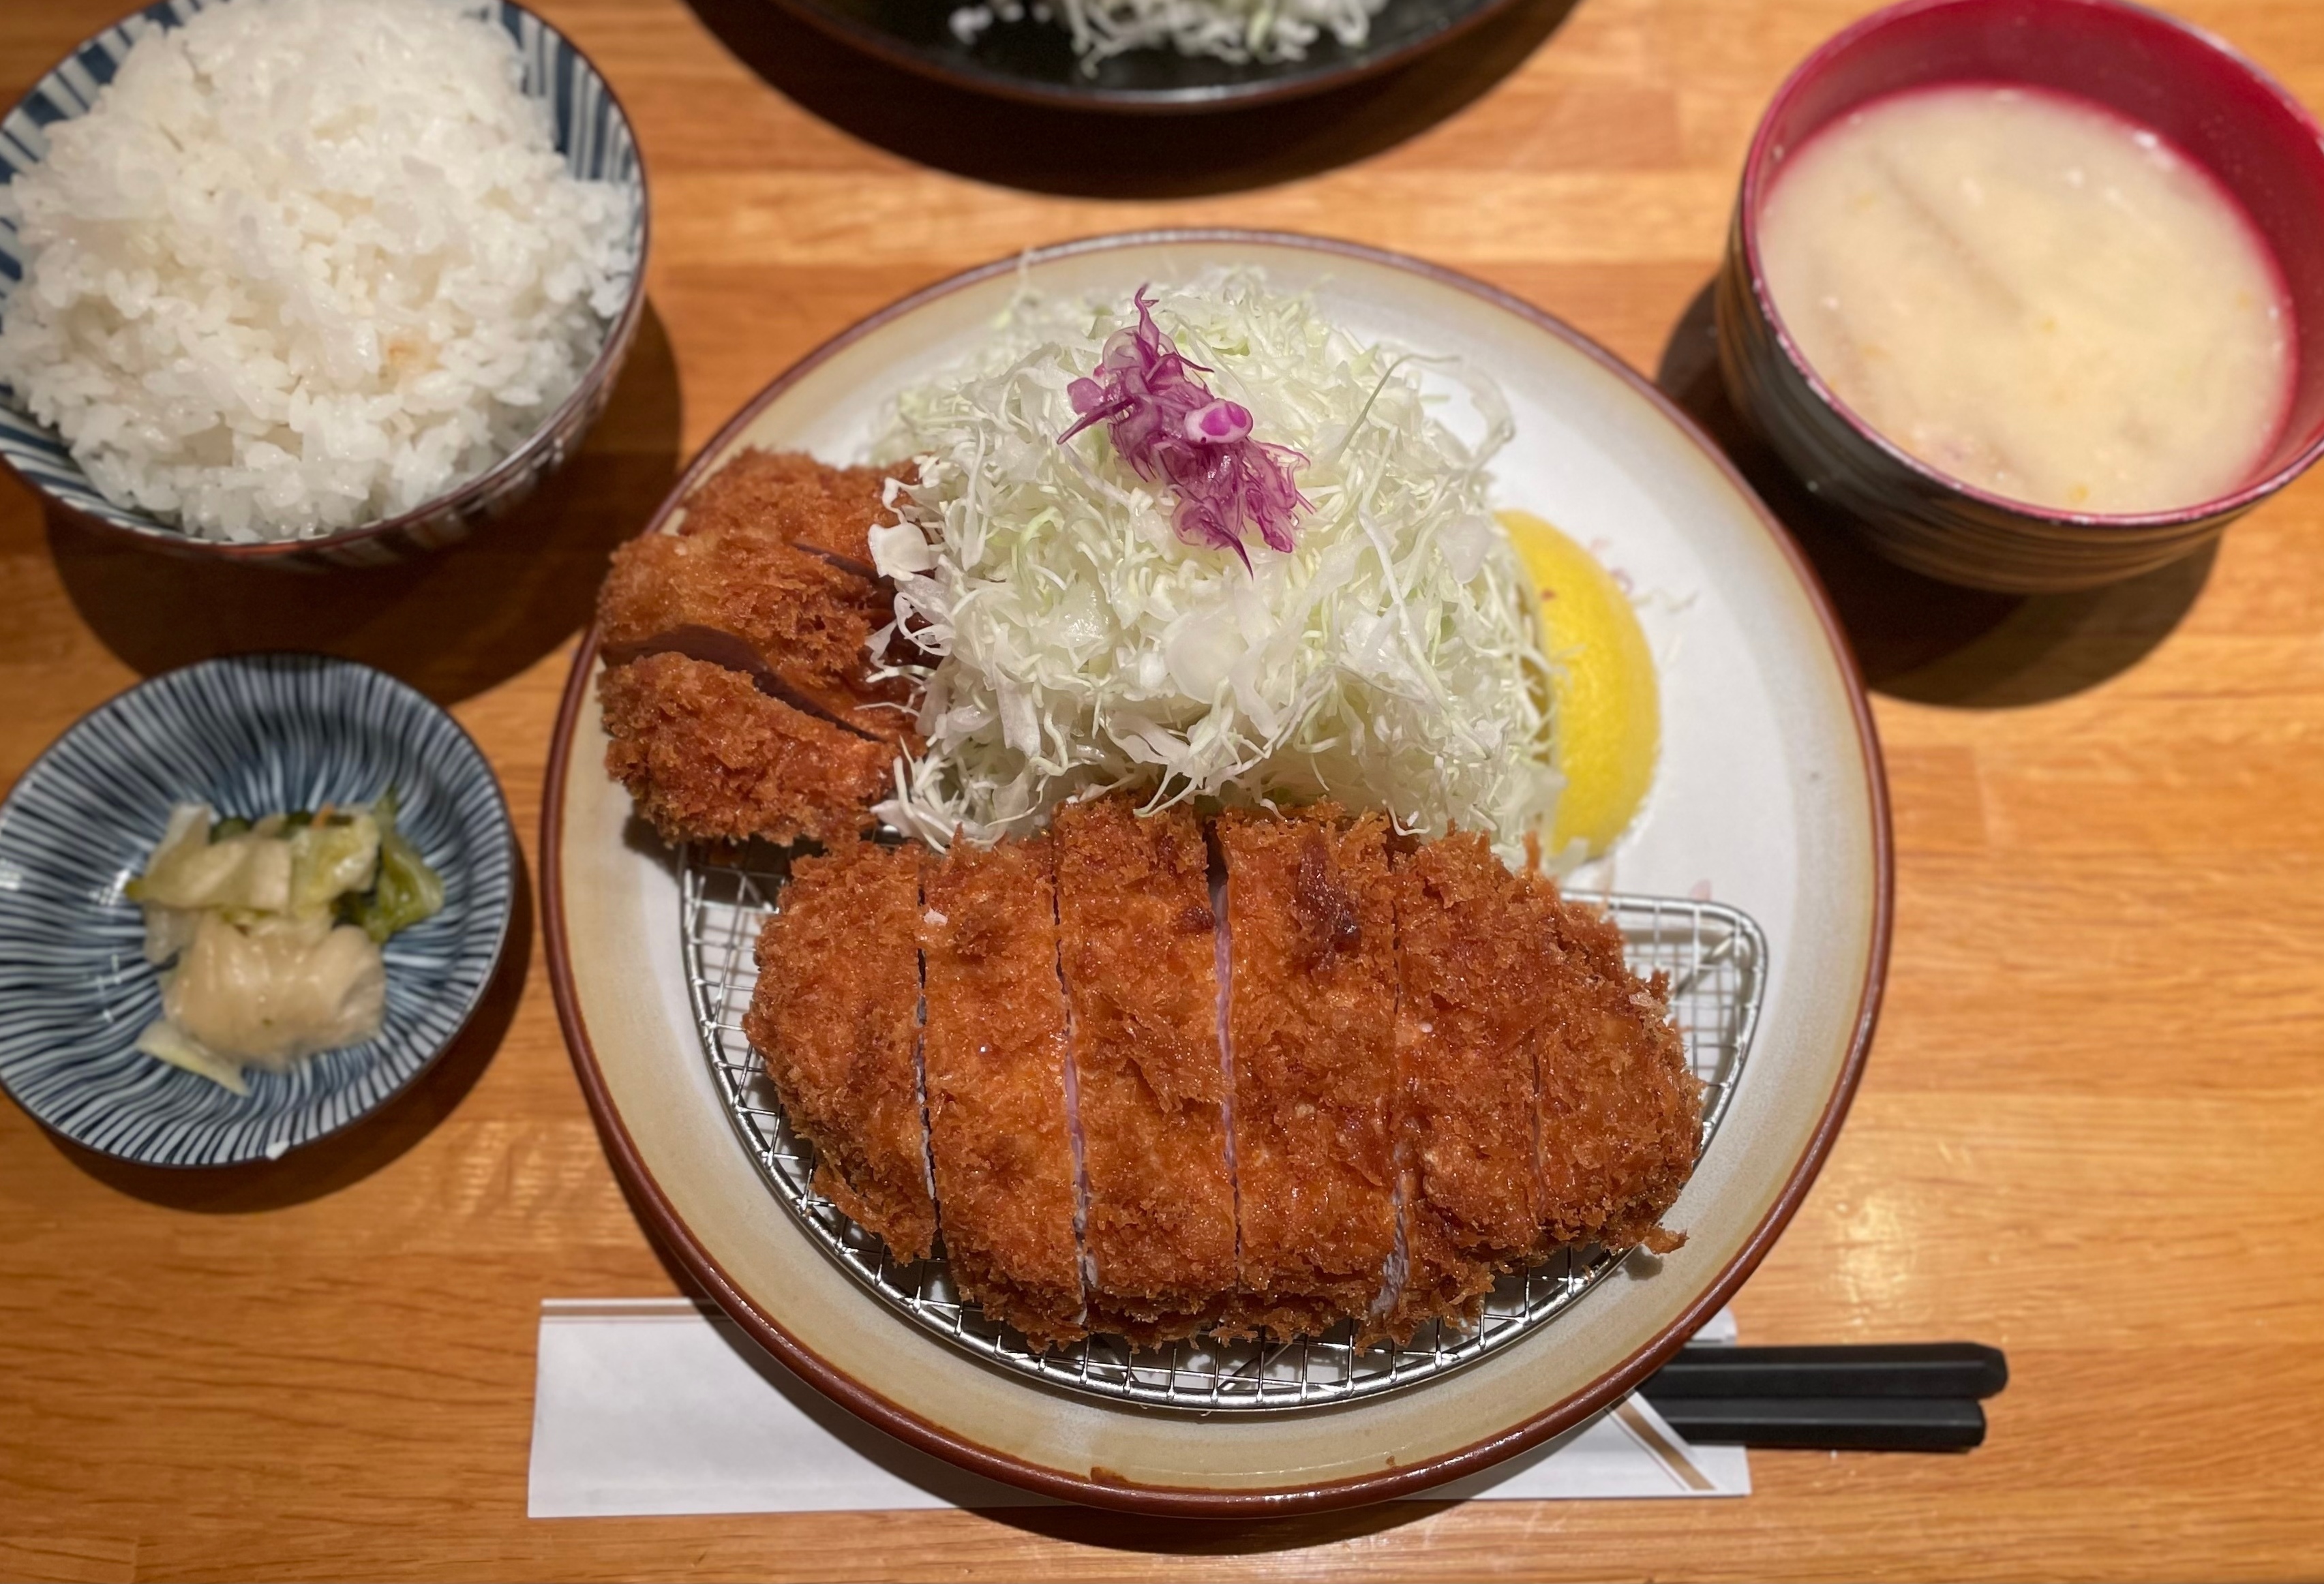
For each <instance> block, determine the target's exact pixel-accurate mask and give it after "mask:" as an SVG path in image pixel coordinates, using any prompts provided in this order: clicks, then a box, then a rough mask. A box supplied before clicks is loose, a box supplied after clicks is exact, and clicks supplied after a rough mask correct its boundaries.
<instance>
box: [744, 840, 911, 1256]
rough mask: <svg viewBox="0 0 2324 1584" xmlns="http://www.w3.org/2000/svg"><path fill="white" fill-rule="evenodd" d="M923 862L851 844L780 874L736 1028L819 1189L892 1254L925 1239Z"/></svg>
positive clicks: (900, 852)
mask: <svg viewBox="0 0 2324 1584" xmlns="http://www.w3.org/2000/svg"><path fill="white" fill-rule="evenodd" d="M919 921H920V855H919V850H918V848H907V847H882V846H879V845H876V844H874V843H868V842H852V843H846V844H844V845H843V846H842V847H840V848H839V849H838V850H837V851H836V852H833V853H832V854H831V855H830V856H829V857H827V858H805V859H801V860H799V861H798V862H797V863H795V864H793V865H792V866H791V875H790V880H789V882H788V884H787V885H785V886H784V888H783V893H782V911H781V912H779V913H778V914H776V915H775V916H772V917H771V918H770V919H768V920H767V923H766V927H765V928H763V929H762V930H761V931H760V932H759V947H758V961H759V983H758V988H757V990H754V991H753V992H752V996H751V1008H750V1011H749V1012H748V1013H746V1014H745V1015H744V1017H743V1019H742V1028H743V1032H744V1033H746V1034H748V1035H749V1036H750V1037H751V1044H752V1045H753V1046H755V1047H756V1048H757V1049H758V1051H759V1053H760V1055H761V1059H762V1060H763V1061H764V1062H765V1063H766V1064H767V1076H768V1077H769V1078H770V1079H772V1080H773V1081H774V1085H775V1091H776V1092H777V1093H778V1094H779V1095H780V1096H781V1097H782V1102H783V1112H784V1114H785V1115H786V1116H788V1118H789V1119H790V1123H791V1127H792V1128H793V1129H794V1130H796V1131H797V1132H798V1134H799V1135H800V1136H801V1137H805V1138H806V1139H807V1141H808V1142H809V1143H811V1144H813V1145H814V1146H815V1153H816V1168H815V1185H816V1192H817V1193H821V1194H822V1195H823V1196H824V1197H825V1198H826V1199H828V1200H830V1201H831V1202H833V1203H834V1204H835V1205H837V1206H838V1207H839V1208H840V1210H841V1211H843V1212H844V1214H846V1215H847V1216H848V1217H849V1218H850V1219H851V1220H854V1221H855V1222H856V1223H857V1224H858V1225H859V1226H862V1227H863V1228H864V1229H866V1230H868V1231H871V1233H873V1234H875V1235H876V1236H877V1237H879V1238H880V1239H881V1240H882V1241H884V1242H885V1243H886V1244H887V1245H888V1247H889V1248H891V1249H893V1250H894V1251H895V1252H896V1255H897V1257H899V1258H901V1259H907V1260H911V1259H921V1258H925V1257H927V1253H928V1250H929V1248H930V1247H931V1246H932V1245H933V1244H934V1243H935V1241H936V1202H935V1201H934V1200H933V1199H931V1198H930V1197H929V1192H928V1157H927V1133H926V1130H925V1123H924V1119H923V1118H922V1115H921V1110H920V1080H919V1071H918V1052H919V1036H920V1028H919V1021H920V1020H919V1001H920V957H919V950H920V945H919Z"/></svg>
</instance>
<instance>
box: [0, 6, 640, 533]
mask: <svg viewBox="0 0 2324 1584" xmlns="http://www.w3.org/2000/svg"><path fill="white" fill-rule="evenodd" d="M223 3H226V0H161V3H160V4H158V5H148V6H147V7H145V9H143V11H139V12H135V13H133V14H130V15H128V16H126V17H124V18H123V19H122V20H121V21H120V22H118V23H115V24H114V25H113V26H111V27H109V28H106V30H105V31H104V32H101V33H98V34H97V36H96V37H95V38H93V39H90V40H89V41H88V42H86V43H84V44H82V45H81V46H80V47H79V48H78V49H76V50H75V51H73V52H72V53H71V54H70V55H68V56H66V57H65V59H64V60H62V61H61V62H60V63H59V65H58V66H57V67H56V69H53V70H52V71H51V72H50V73H49V74H48V75H47V76H46V77H44V78H41V80H40V81H39V82H37V83H35V84H33V85H32V91H31V92H30V93H28V94H26V95H25V96H24V97H23V101H22V102H21V103H19V104H18V105H17V106H16V107H15V109H14V110H13V111H11V112H10V113H9V114H8V115H7V116H6V118H5V120H0V186H5V184H6V183H8V182H10V181H13V180H15V178H16V175H17V173H18V172H19V171H21V170H26V169H28V168H30V167H31V166H32V165H35V164H37V163H39V162H40V161H41V160H42V159H43V158H45V157H46V156H47V154H48V148H49V140H48V131H47V129H48V128H49V127H51V126H52V125H54V124H56V123H58V122H60V121H69V120H72V119H74V118H75V117H77V116H80V115H87V114H88V110H89V107H90V106H92V105H94V104H95V103H96V102H97V95H98V94H99V93H100V92H102V91H103V89H104V87H105V85H106V84H107V83H109V82H111V81H112V80H113V74H114V72H115V70H116V69H118V68H119V66H120V64H121V60H122V57H123V56H124V55H126V54H127V53H128V52H129V48H130V46H131V45H132V44H134V43H135V42H136V41H137V40H138V39H139V38H140V37H142V36H143V34H144V33H145V32H146V31H147V30H148V29H151V28H156V27H163V28H168V27H176V26H178V25H179V24H180V23H183V22H184V21H185V20H186V19H187V18H189V17H190V16H192V15H194V14H196V13H197V12H199V11H202V10H205V9H207V8H208V6H210V5H219V4H223ZM493 11H494V12H495V13H496V14H497V15H498V18H499V21H500V24H501V26H503V28H505V29H507V30H508V32H509V34H510V35H511V36H512V38H514V39H515V40H516V42H517V51H518V53H519V54H520V55H521V57H522V58H523V60H524V83H523V87H524V91H525V93H526V94H527V95H529V96H530V97H533V98H536V99H539V100H541V101H543V102H545V103H546V104H548V105H549V107H550V110H551V112H552V114H553V116H554V119H555V122H556V133H557V147H558V151H559V152H562V153H563V154H564V156H565V164H566V168H567V170H571V171H572V172H573V174H574V175H576V176H577V177H579V178H581V179H582V180H604V181H617V182H620V183H621V184H622V185H623V186H625V187H627V188H629V189H631V193H632V198H633V200H634V208H633V211H632V220H631V242H632V247H631V253H632V256H633V257H635V258H636V259H637V261H638V268H639V270H640V272H642V271H643V268H644V255H645V232H646V223H647V213H646V191H645V171H644V168H643V167H642V166H641V164H640V162H639V160H638V147H637V141H636V139H635V137H634V136H633V135H632V133H631V131H630V124H629V120H628V118H627V117H625V116H624V115H622V109H621V106H619V105H617V104H615V103H614V101H613V94H612V92H611V90H610V89H608V88H607V87H606V86H605V79H604V78H602V77H600V76H599V75H598V74H597V69H596V68H595V67H594V66H592V65H590V64H589V61H588V59H587V57H586V56H584V55H583V54H582V53H581V51H578V50H576V49H575V48H574V47H573V45H572V43H571V42H570V41H568V40H567V38H566V37H565V36H564V35H563V34H562V33H560V32H558V31H557V30H556V29H555V28H553V27H550V26H549V24H548V23H545V22H543V21H541V20H540V18H539V17H537V16H535V15H534V14H532V13H531V12H530V11H527V10H525V9H524V7H522V6H521V5H513V4H511V3H510V0H494V4H493ZM23 273H24V262H23V249H22V247H21V246H20V244H19V243H18V239H17V229H16V223H15V221H14V218H13V217H10V216H5V215H0V318H5V315H6V313H7V308H8V299H9V298H10V297H11V296H12V295H13V294H14V291H15V290H16V288H17V286H18V285H19V284H21V283H22V281H23ZM637 290H638V283H637V282H636V281H632V298H634V297H635V296H636V294H637ZM636 318H637V315H636V313H635V312H634V311H632V312H631V313H628V314H625V315H624V316H623V317H622V318H621V319H619V320H618V321H617V322H616V323H614V324H613V325H611V326H608V327H607V330H606V336H607V342H608V345H609V347H610V350H611V351H612V353H613V356H612V357H611V358H610V359H608V358H605V357H603V356H601V357H600V359H599V360H598V363H597V365H596V366H595V368H594V369H593V370H592V371H591V372H590V373H587V374H585V376H584V377H583V382H582V387H581V390H580V391H577V392H576V395H577V396H578V397H580V398H581V399H580V400H578V401H568V402H567V404H566V405H565V406H564V407H563V408H562V409H561V410H559V411H558V413H557V414H556V415H555V416H553V417H552V418H551V419H549V422H548V423H547V424H546V425H545V426H544V428H542V430H541V432H540V433H539V434H538V435H536V436H535V437H533V438H532V440H530V442H528V443H527V445H526V446H525V447H523V448H522V449H521V450H520V451H518V452H517V453H516V454H515V455H514V456H511V457H510V458H508V459H507V460H506V461H504V462H503V463H502V464H501V465H499V466H497V467H495V468H493V470H492V471H491V472H489V473H487V474H484V476H483V477H481V478H478V479H474V480H471V481H469V482H468V483H466V484H464V485H461V486H460V487H459V488H457V489H456V490H454V491H453V492H452V493H449V494H447V495H446V496H445V497H444V498H443V499H442V500H441V501H438V502H431V503H429V505H428V506H427V507H425V508H423V509H422V510H421V511H420V512H417V513H414V514H413V515H412V516H411V517H410V518H406V519H401V520H398V523H397V526H396V527H395V529H394V530H393V531H392V532H391V533H388V534H385V535H383V536H380V537H377V538H373V539H364V540H362V541H359V542H357V543H355V544H351V545H346V546H341V547H331V546H329V545H327V544H320V543H318V544H317V545H315V546H312V547H310V548H304V549H301V550H296V551H292V552H291V554H290V555H289V556H288V557H286V558H287V559H289V560H291V561H295V562H299V563H301V564H309V565H325V564H327V565H335V566H376V565H382V564H384V563H388V562H392V561H397V560H401V559H404V558H406V557H409V556H410V555H412V554H414V553H418V552H422V551H426V550H430V549H435V548H438V547H440V546H444V545H448V544H452V543H455V542H457V540H460V539H466V537H467V536H468V534H469V532H470V531H471V530H474V529H475V527H476V526H477V525H478V524H479V523H482V522H485V521H488V520H491V519H493V518H494V517H497V516H499V515H500V514H501V513H502V512H503V511H506V510H508V508H509V507H511V506H513V505H514V504H516V502H519V501H521V500H522V499H523V498H524V497H525V496H526V495H529V494H530V493H532V491H533V489H534V488H535V487H536V486H537V485H538V484H539V482H540V481H541V479H543V478H545V477H547V476H548V474H549V473H551V472H553V471H554V470H555V469H556V468H557V467H558V465H561V464H562V463H563V462H564V460H565V458H566V456H568V455H570V454H571V453H572V452H573V451H575V450H576V449H578V448H579V446H580V442H581V438H582V436H583V435H584V434H585V433H586V431H587V430H588V428H589V426H590V425H591V424H593V423H594V422H595V421H596V419H597V416H598V414H599V413H600V412H602V411H603V410H604V403H605V401H606V399H607V398H608V397H609V396H610V395H611V393H612V388H613V376H614V374H615V373H617V372H618V371H619V368H620V365H621V363H622V358H623V357H624V356H625V355H627V353H628V350H629V348H628V337H629V336H630V335H631V334H632V332H633V331H634V329H635V325H636ZM0 463H5V464H6V465H8V466H9V467H10V468H12V469H14V471H15V473H16V474H17V475H18V476H19V477H21V478H22V479H23V481H24V482H25V483H28V484H30V485H32V487H33V488H34V489H35V490H38V491H40V492H41V493H44V494H46V495H47V496H48V497H49V498H50V499H51V500H52V501H53V502H56V503H57V504H59V505H60V506H62V507H64V508H65V509H66V510H67V511H69V512H71V513H73V514H76V515H78V516H80V517H83V518H87V519H93V520H96V521H97V522H98V523H101V524H104V525H106V526H109V527H112V528H115V529H122V530H127V531H129V532H131V533H134V534H139V535H142V536H144V537H145V538H147V539H155V540H159V541H161V542H162V543H163V544H165V545H176V546H191V545H195V544H199V543H201V542H203V541H199V540H197V539H194V538H193V537H192V536H190V535H189V534H187V533H186V532H185V531H184V530H181V529H180V528H179V527H178V526H177V525H176V524H174V523H171V522H165V521H163V520H161V519H160V518H157V517H153V516H151V515H149V514H147V513H145V512H143V511H135V510H133V509H130V508H125V507H121V506H116V505H115V504H114V503H113V502H110V501H107V500H106V498H105V497H104V495H102V494H101V493H98V491H97V486H96V485H95V484H93V483H90V482H89V478H88V474H86V473H84V472H82V471H81V467H80V465H79V464H78V463H77V462H75V461H74V460H73V458H72V453H71V452H70V451H69V450H68V449H67V448H66V447H65V443H64V441H63V439H62V437H60V436H59V435H58V434H57V432H56V431H55V430H54V429H52V428H49V427H48V426H47V425H46V424H43V423H42V422H40V421H39V420H38V419H34V418H32V416H31V415H30V414H29V413H27V412H25V411H23V410H22V408H21V407H20V406H19V405H18V404H17V403H16V401H15V400H14V394H13V392H11V391H9V390H8V389H7V387H6V386H5V385H0ZM354 531H361V530H354Z"/></svg>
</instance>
